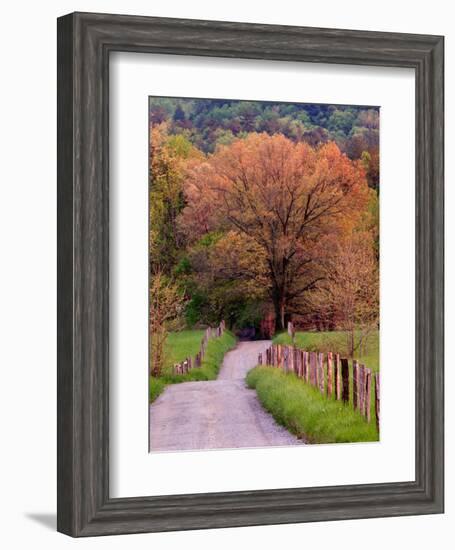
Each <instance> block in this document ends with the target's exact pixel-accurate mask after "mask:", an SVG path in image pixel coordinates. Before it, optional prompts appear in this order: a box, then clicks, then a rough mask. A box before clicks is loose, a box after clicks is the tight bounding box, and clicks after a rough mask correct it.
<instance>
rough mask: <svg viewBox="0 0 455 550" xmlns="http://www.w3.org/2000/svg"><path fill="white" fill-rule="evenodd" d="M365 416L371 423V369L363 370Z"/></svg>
mask: <svg viewBox="0 0 455 550" xmlns="http://www.w3.org/2000/svg"><path fill="white" fill-rule="evenodd" d="M365 416H366V417H367V421H368V422H370V421H371V369H365Z"/></svg>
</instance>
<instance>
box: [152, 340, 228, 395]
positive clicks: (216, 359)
mask: <svg viewBox="0 0 455 550" xmlns="http://www.w3.org/2000/svg"><path fill="white" fill-rule="evenodd" d="M202 335H203V331H200V330H195V331H189V330H185V331H181V332H173V333H171V334H169V336H168V338H167V341H166V362H165V368H164V373H163V375H162V376H160V377H158V378H157V377H154V376H150V383H149V397H150V403H152V402H153V401H154V400H155V399H156V398H157V397H158V396H159V395H160V393H161V392H162V391H163V390H164V388H165V387H166V386H167V385H168V384H178V383H180V382H190V381H197V380H215V378H216V377H217V375H218V371H219V370H220V366H221V364H222V362H223V358H224V356H225V354H226V353H227V352H228V351H229V350H231V349H232V348H233V347H234V346H235V343H236V339H235V336H234V335H233V334H232V333H231V332H229V331H227V330H226V331H225V332H224V334H223V336H220V337H219V338H212V339H211V340H209V343H208V345H207V351H206V353H205V356H204V359H203V360H202V365H201V366H200V367H198V368H193V369H191V370H190V371H189V372H188V373H187V374H173V373H172V370H171V369H172V366H173V364H174V363H177V362H179V361H182V360H183V359H185V357H188V356H189V355H191V356H192V357H194V355H196V353H197V352H198V351H199V347H200V344H201V339H202ZM168 350H169V356H168Z"/></svg>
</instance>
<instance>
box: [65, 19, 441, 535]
mask: <svg viewBox="0 0 455 550" xmlns="http://www.w3.org/2000/svg"><path fill="white" fill-rule="evenodd" d="M443 70H444V51H443V38H442V37H440V36H428V35H409V34H395V33H381V32H370V31H368V32H367V31H347V30H335V29H315V28H305V27H291V26H289V27H285V26H274V25H257V24H244V23H227V22H215V21H196V20H183V19H182V20H180V19H163V18H154V17H139V16H137V17H136V16H121V15H105V14H90V13H74V14H70V15H67V16H64V17H61V18H60V19H59V20H58V530H59V531H60V532H62V533H66V534H68V535H71V536H77V537H78V536H94V535H108V534H121V533H139V532H153V531H170V530H185V529H202V528H217V527H235V526H246V525H266V524H276V523H294V522H309V521H323V520H335V519H352V518H369V517H381V516H398V515H411V514H430V513H442V512H443V502H444V497H443V482H444V470H443V461H444V449H443V428H444V426H443V345H444V341H443V306H444V303H443V298H444V295H443V274H444V266H443V236H444V235H443V229H444V228H443V184H444V174H443V169H444V158H443V151H444V135H443V123H444V112H443V104H444V97H443V87H444V83H443Z"/></svg>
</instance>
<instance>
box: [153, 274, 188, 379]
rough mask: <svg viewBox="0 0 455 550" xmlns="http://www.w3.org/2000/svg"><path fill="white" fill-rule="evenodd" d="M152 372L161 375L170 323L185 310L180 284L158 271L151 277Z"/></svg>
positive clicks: (154, 374)
mask: <svg viewBox="0 0 455 550" xmlns="http://www.w3.org/2000/svg"><path fill="white" fill-rule="evenodd" d="M149 292H150V325H149V326H150V340H149V341H150V374H152V375H153V376H160V375H161V373H162V370H163V365H164V343H165V341H166V337H167V335H168V328H169V324H170V323H171V322H172V321H175V320H176V319H177V318H178V317H179V316H180V315H181V314H182V312H183V306H184V297H183V295H182V293H181V291H180V290H179V288H178V286H177V285H176V284H175V283H173V282H172V281H171V280H170V279H169V278H168V277H166V276H165V275H164V274H163V273H162V272H161V271H157V272H156V273H154V274H153V275H152V276H151V277H150V285H149Z"/></svg>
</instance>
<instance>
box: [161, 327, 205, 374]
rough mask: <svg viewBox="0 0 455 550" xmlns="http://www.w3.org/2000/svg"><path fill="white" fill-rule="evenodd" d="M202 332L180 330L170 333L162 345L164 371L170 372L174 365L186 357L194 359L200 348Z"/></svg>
mask: <svg viewBox="0 0 455 550" xmlns="http://www.w3.org/2000/svg"><path fill="white" fill-rule="evenodd" d="M203 336H204V331H203V330H181V331H179V332H170V333H169V334H168V337H167V338H166V343H165V345H164V356H165V363H164V370H165V372H170V370H171V369H172V367H173V366H174V365H175V364H176V363H180V361H183V360H184V359H186V358H187V357H194V356H195V355H196V353H197V352H198V351H199V348H200V347H201V341H202V338H203Z"/></svg>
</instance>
